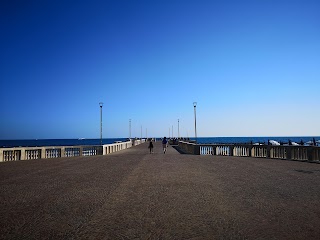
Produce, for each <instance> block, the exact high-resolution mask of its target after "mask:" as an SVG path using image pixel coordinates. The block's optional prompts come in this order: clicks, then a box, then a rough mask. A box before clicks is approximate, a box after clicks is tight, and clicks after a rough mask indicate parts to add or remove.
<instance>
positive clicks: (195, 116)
mask: <svg viewBox="0 0 320 240" xmlns="http://www.w3.org/2000/svg"><path fill="white" fill-rule="evenodd" d="M196 108H197V102H193V109H194V134H195V138H196V143H197V141H198V138H197V113H196Z"/></svg>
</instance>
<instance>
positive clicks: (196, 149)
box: [193, 144, 200, 155]
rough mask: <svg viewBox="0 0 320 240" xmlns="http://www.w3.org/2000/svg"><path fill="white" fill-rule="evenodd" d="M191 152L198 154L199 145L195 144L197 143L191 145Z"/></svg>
mask: <svg viewBox="0 0 320 240" xmlns="http://www.w3.org/2000/svg"><path fill="white" fill-rule="evenodd" d="M193 154H194V155H200V145H197V144H194V145H193Z"/></svg>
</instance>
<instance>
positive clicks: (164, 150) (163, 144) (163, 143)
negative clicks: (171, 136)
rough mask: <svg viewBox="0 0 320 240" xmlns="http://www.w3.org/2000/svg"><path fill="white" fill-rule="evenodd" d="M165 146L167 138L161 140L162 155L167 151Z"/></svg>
mask: <svg viewBox="0 0 320 240" xmlns="http://www.w3.org/2000/svg"><path fill="white" fill-rule="evenodd" d="M167 144H168V141H167V138H166V137H164V138H163V140H162V147H163V153H164V154H165V153H166V151H167Z"/></svg>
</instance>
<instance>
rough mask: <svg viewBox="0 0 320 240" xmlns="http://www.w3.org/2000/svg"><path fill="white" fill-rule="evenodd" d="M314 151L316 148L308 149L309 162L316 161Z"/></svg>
mask: <svg viewBox="0 0 320 240" xmlns="http://www.w3.org/2000/svg"><path fill="white" fill-rule="evenodd" d="M313 149H314V147H308V149H307V154H308V161H309V162H312V161H313V160H314V159H313Z"/></svg>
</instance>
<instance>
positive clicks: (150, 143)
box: [148, 140, 153, 153]
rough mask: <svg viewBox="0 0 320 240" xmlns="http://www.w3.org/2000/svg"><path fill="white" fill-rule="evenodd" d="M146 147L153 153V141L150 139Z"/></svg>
mask: <svg viewBox="0 0 320 240" xmlns="http://www.w3.org/2000/svg"><path fill="white" fill-rule="evenodd" d="M148 148H149V150H150V153H153V143H152V140H150V142H149V146H148Z"/></svg>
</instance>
